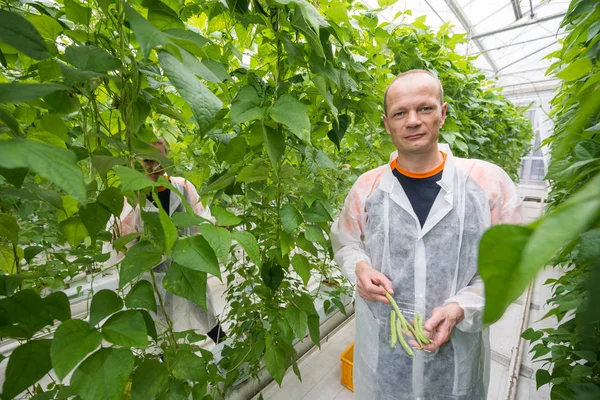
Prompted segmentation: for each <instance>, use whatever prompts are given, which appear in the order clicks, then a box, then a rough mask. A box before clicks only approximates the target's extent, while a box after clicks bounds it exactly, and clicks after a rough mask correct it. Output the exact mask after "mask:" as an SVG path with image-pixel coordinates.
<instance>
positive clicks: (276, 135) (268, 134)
mask: <svg viewBox="0 0 600 400" xmlns="http://www.w3.org/2000/svg"><path fill="white" fill-rule="evenodd" d="M260 127H261V128H262V132H263V139H264V141H265V149H266V150H267V155H268V156H269V160H271V165H272V166H273V169H274V170H275V171H277V165H278V164H279V161H280V160H281V157H283V155H284V154H285V137H284V135H283V133H282V132H279V131H276V130H275V129H273V128H271V127H270V126H267V125H265V124H263V123H260Z"/></svg>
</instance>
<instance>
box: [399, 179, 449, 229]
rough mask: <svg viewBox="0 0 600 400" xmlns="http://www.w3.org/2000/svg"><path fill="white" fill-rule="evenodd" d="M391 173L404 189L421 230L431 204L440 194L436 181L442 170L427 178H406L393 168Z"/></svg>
mask: <svg viewBox="0 0 600 400" xmlns="http://www.w3.org/2000/svg"><path fill="white" fill-rule="evenodd" d="M392 172H393V173H394V176H395V177H396V178H397V179H398V182H400V184H401V185H402V189H404V192H405V193H406V196H407V197H408V200H409V201H410V204H411V205H412V208H413V210H414V212H415V214H416V215H417V218H419V222H420V223H421V228H422V227H423V225H425V221H426V220H427V216H428V215H429V211H431V207H432V206H433V202H434V201H435V198H436V197H437V195H438V193H439V192H440V189H441V188H440V185H438V184H437V181H439V180H440V179H442V173H443V172H444V170H441V171H440V172H438V173H437V174H435V175H432V176H429V177H427V178H413V177H410V176H406V175H404V174H402V173H401V172H400V171H398V170H397V169H395V168H392Z"/></svg>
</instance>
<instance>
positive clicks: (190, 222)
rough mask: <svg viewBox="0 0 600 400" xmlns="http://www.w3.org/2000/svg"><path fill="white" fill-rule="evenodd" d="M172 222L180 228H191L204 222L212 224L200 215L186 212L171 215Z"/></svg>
mask: <svg viewBox="0 0 600 400" xmlns="http://www.w3.org/2000/svg"><path fill="white" fill-rule="evenodd" d="M171 220H172V221H173V223H174V224H175V226H178V227H180V228H189V227H192V226H196V225H200V224H202V223H204V222H210V221H208V220H207V219H205V218H202V217H200V216H199V215H196V214H188V213H185V212H178V211H176V212H174V213H173V215H171Z"/></svg>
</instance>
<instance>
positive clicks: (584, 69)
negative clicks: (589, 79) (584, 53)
mask: <svg viewBox="0 0 600 400" xmlns="http://www.w3.org/2000/svg"><path fill="white" fill-rule="evenodd" d="M592 68H593V65H592V62H591V61H590V60H589V59H588V58H586V57H581V58H578V59H577V60H575V61H573V62H572V63H571V64H568V65H567V66H566V67H565V68H564V69H562V70H561V71H559V72H558V73H556V77H557V78H560V79H564V80H565V81H574V80H576V79H579V78H581V77H583V76H585V75H587V74H588V73H590V71H591V70H592Z"/></svg>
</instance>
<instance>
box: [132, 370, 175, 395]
mask: <svg viewBox="0 0 600 400" xmlns="http://www.w3.org/2000/svg"><path fill="white" fill-rule="evenodd" d="M168 383H169V371H168V370H167V365H166V364H165V363H161V362H160V361H158V360H145V361H143V362H142V363H141V364H140V365H138V366H137V368H136V369H135V372H134V373H133V376H132V378H131V400H147V399H154V398H156V397H157V396H158V395H159V394H161V393H162V392H164V391H165V389H166V388H167V384H168Z"/></svg>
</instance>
